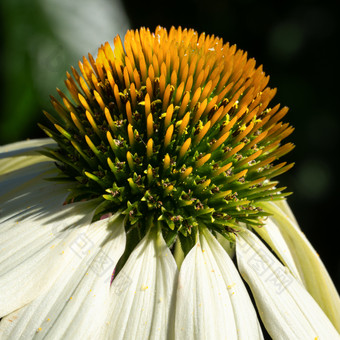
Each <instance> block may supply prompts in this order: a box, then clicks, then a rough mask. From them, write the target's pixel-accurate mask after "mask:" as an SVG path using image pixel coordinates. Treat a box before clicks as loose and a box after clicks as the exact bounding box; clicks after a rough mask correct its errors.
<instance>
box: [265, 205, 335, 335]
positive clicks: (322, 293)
mask: <svg viewBox="0 0 340 340" xmlns="http://www.w3.org/2000/svg"><path fill="white" fill-rule="evenodd" d="M262 207H263V208H264V209H265V210H266V211H268V212H270V213H272V214H273V216H272V217H271V219H272V221H273V222H274V223H275V224H276V226H277V228H278V229H279V231H280V233H281V235H282V237H283V238H284V240H285V242H286V244H287V246H288V248H289V250H290V252H291V254H292V257H293V259H294V263H295V265H296V268H297V270H298V272H299V275H300V277H301V279H302V281H303V283H304V285H305V287H306V288H307V290H308V292H309V293H310V294H311V295H312V296H313V298H314V299H315V300H316V302H317V303H318V304H319V305H320V307H321V308H322V309H323V311H324V312H325V313H326V315H327V316H328V318H329V319H330V320H331V321H332V323H333V324H334V326H335V327H336V328H337V330H338V332H340V298H339V295H338V292H337V290H336V288H335V286H334V283H333V282H332V279H331V278H330V276H329V274H328V272H327V270H326V268H325V266H324V264H323V263H322V261H321V259H320V257H319V255H318V254H317V252H316V251H315V250H314V248H313V247H312V245H311V244H310V242H309V241H308V239H307V238H306V236H305V235H304V233H303V232H302V231H301V230H300V228H299V226H298V225H297V223H296V222H295V220H294V219H292V218H291V216H290V214H289V211H288V212H287V208H285V209H283V208H282V207H281V206H279V205H277V204H275V203H273V202H266V203H263V204H262ZM273 249H274V251H275V252H276V253H277V254H278V256H281V255H280V251H279V249H277V248H276V247H274V248H273ZM287 265H289V264H288V263H287Z"/></svg>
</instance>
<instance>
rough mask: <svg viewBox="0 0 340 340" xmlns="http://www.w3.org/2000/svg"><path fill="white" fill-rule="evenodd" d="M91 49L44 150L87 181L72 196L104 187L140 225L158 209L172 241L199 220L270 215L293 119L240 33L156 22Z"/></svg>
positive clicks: (230, 224) (213, 224) (229, 224)
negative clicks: (288, 120) (239, 44)
mask: <svg viewBox="0 0 340 340" xmlns="http://www.w3.org/2000/svg"><path fill="white" fill-rule="evenodd" d="M89 60H90V61H88V60H87V59H86V58H84V59H83V62H82V63H81V62H80V63H79V68H80V71H81V75H79V74H78V72H77V71H76V70H75V69H74V68H72V72H73V77H71V75H70V74H67V80H66V85H67V88H68V90H69V97H70V98H71V99H73V102H72V101H71V99H69V98H68V97H67V96H65V95H64V94H63V93H62V92H60V91H59V94H60V96H61V99H62V101H63V104H64V105H62V104H61V103H59V102H58V101H57V100H56V99H54V98H52V104H53V106H54V107H55V109H56V114H53V115H50V114H48V113H46V116H47V117H48V118H49V120H50V121H51V122H52V123H53V124H54V127H55V129H54V130H49V129H47V128H46V127H42V128H43V129H44V130H45V132H46V133H47V135H48V136H49V137H52V138H53V139H54V140H55V141H56V142H57V143H58V149H57V150H53V151H49V152H48V153H47V155H48V156H50V157H52V158H54V159H55V160H56V161H57V164H58V166H59V168H60V170H61V171H62V173H63V175H64V176H67V177H69V178H71V179H72V180H74V181H77V182H79V185H78V186H77V187H75V188H74V189H73V190H72V193H71V195H70V197H69V200H71V199H72V201H79V200H80V199H83V198H84V197H85V198H86V199H88V198H89V197H101V198H102V200H106V204H105V210H107V212H116V211H118V210H121V211H123V213H124V214H126V215H127V217H128V220H129V225H131V226H135V225H137V228H141V229H143V228H144V229H145V226H146V225H148V224H150V223H151V222H155V221H160V223H161V227H162V232H163V234H164V236H165V237H166V238H167V241H168V242H170V244H171V243H172V242H173V239H174V236H175V235H180V237H181V238H183V237H188V236H189V235H192V234H195V232H192V230H193V228H194V229H195V230H196V229H197V227H198V225H200V224H202V223H204V224H207V225H209V229H210V230H213V231H216V232H219V233H221V234H222V235H224V236H225V237H228V238H230V234H231V233H232V231H233V230H234V228H237V227H238V225H239V223H240V222H244V223H249V224H255V225H256V224H260V223H261V222H260V220H259V218H260V217H263V216H266V213H265V212H263V211H262V209H260V208H259V206H258V202H262V201H266V200H269V199H270V200H276V199H281V198H282V197H284V196H285V194H283V193H282V190H283V189H284V188H277V187H276V185H277V182H274V181H272V179H273V178H274V177H276V176H278V175H279V174H281V173H283V172H285V171H287V170H288V169H289V168H291V166H292V164H290V165H286V163H285V162H283V163H278V164H276V160H277V159H278V158H280V157H281V156H282V155H284V154H285V153H287V152H289V151H290V150H291V149H292V148H293V145H292V144H291V143H288V144H284V145H280V143H281V141H282V140H283V139H284V138H285V137H287V136H288V135H289V134H290V133H291V132H292V131H293V129H292V128H291V127H290V126H289V125H288V124H283V123H282V122H281V119H282V118H283V116H284V115H285V114H286V113H287V108H286V107H284V108H281V109H280V105H276V106H275V107H274V108H271V107H270V101H271V99H272V98H273V97H274V95H275V93H276V89H271V88H269V87H267V83H268V80H269V77H267V76H266V75H265V73H264V72H263V71H262V66H260V67H257V68H256V66H255V60H254V59H248V58H247V54H246V53H244V52H243V51H241V50H237V49H236V46H235V45H233V46H229V44H223V41H222V39H220V38H218V37H215V36H206V35H205V34H201V35H200V36H199V35H198V34H197V33H196V32H195V31H194V30H182V29H181V28H179V29H174V28H173V29H171V30H170V32H169V34H168V33H167V31H166V30H165V29H163V28H161V27H158V28H157V29H156V31H155V33H151V32H150V31H149V30H145V29H141V30H140V31H130V32H128V33H127V34H126V37H125V41H124V46H123V44H122V42H121V40H120V38H119V36H118V37H116V38H115V40H114V49H113V50H112V49H111V47H110V45H109V44H108V43H106V44H105V45H104V46H102V47H101V48H100V49H99V51H98V57H97V59H96V61H94V59H93V57H92V56H91V55H89ZM143 233H145V230H144V231H143ZM191 241H192V242H190V247H192V246H193V244H194V243H195V238H194V237H193V238H192V239H191Z"/></svg>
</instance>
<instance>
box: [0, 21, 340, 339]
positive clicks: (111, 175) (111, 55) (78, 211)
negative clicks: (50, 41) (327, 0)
mask: <svg viewBox="0 0 340 340" xmlns="http://www.w3.org/2000/svg"><path fill="white" fill-rule="evenodd" d="M79 69H80V73H79V72H77V71H76V70H75V69H74V68H72V75H73V76H71V75H70V74H69V73H67V79H66V82H65V83H66V86H67V88H68V92H69V93H68V94H64V93H62V92H61V91H59V90H58V92H59V95H60V97H61V100H59V101H58V100H57V99H55V98H54V97H52V104H53V106H54V108H55V111H54V112H51V113H48V112H45V115H46V117H47V118H48V119H49V121H50V122H51V123H52V124H53V126H52V127H51V126H49V127H46V126H43V125H41V128H42V129H43V130H44V131H45V132H46V134H47V135H48V136H49V137H51V138H52V139H53V140H54V141H53V140H52V139H48V140H42V141H29V142H24V143H19V144H14V145H10V146H4V147H2V149H0V152H1V157H2V159H0V166H2V168H0V175H1V177H0V181H1V183H2V185H3V188H4V189H2V190H1V192H0V202H2V204H3V208H2V216H0V217H1V218H0V228H1V229H0V232H1V233H2V236H3V239H1V243H0V245H1V246H2V247H3V251H2V252H1V253H0V264H1V267H0V284H1V287H4V288H3V289H1V290H0V298H1V299H0V317H1V316H4V320H3V321H2V322H1V323H0V332H2V333H3V334H4V338H6V339H7V338H13V339H14V338H20V337H23V338H39V337H50V338H53V339H59V338H65V337H68V338H79V339H80V338H84V337H87V338H98V339H108V338H114V339H225V338H227V339H261V338H263V335H262V331H261V326H260V324H259V322H258V317H257V314H256V310H255V306H254V305H253V303H252V302H251V299H250V297H249V294H248V292H247V290H246V288H245V284H244V282H243V280H242V278H243V279H244V280H245V281H246V282H247V284H248V285H249V287H250V289H251V293H252V295H253V297H254V300H255V304H256V308H257V310H258V312H259V315H260V317H261V319H262V321H263V324H264V326H265V328H266V329H267V331H268V332H269V334H270V335H271V336H272V337H273V338H274V339H279V338H280V339H281V338H282V339H302V338H311V339H316V338H320V339H321V338H325V339H330V338H332V339H333V338H334V339H336V338H339V334H338V333H337V331H336V329H335V328H336V327H337V329H338V330H339V328H340V325H339V318H340V315H339V314H340V312H339V306H340V302H339V296H338V294H337V292H336V290H335V288H334V285H333V283H332V281H331V279H330V278H329V276H328V274H327V271H326V270H325V268H324V266H323V264H322V262H321V261H320V259H319V258H318V256H317V254H316V253H315V251H314V249H313V248H312V247H311V245H310V244H309V243H308V241H307V240H306V238H305V236H304V235H303V233H302V232H301V231H300V229H299V227H298V225H297V223H296V220H295V218H294V216H293V214H292V212H291V211H290V209H289V207H288V205H287V203H286V202H285V200H283V199H284V197H285V196H287V195H288V194H287V193H284V192H283V191H284V189H285V188H282V187H279V186H278V182H277V181H274V180H273V178H275V177H276V176H278V175H280V174H281V173H283V172H285V171H287V170H289V169H290V168H291V167H292V164H288V165H287V164H286V163H285V162H278V161H277V160H278V159H279V158H280V157H281V156H283V155H284V154H286V153H287V152H289V151H290V150H291V149H292V148H293V147H294V146H293V144H291V143H287V144H283V143H282V140H283V139H284V138H285V137H287V136H288V135H289V134H290V133H291V132H292V131H293V129H292V127H290V126H289V124H287V123H282V121H281V120H282V118H283V117H284V116H285V114H286V113H287V108H285V107H283V108H280V105H276V106H274V107H271V106H270V101H271V100H272V98H273V97H274V95H275V93H276V90H275V89H270V88H269V87H267V84H268V80H269V77H268V76H265V74H264V72H263V70H262V66H260V67H256V63H255V60H254V59H248V57H247V54H246V53H244V52H243V51H241V50H237V49H236V46H235V45H234V46H230V45H229V44H223V41H222V39H220V38H218V37H215V36H209V35H205V34H201V35H198V34H197V33H196V32H195V31H194V30H182V29H181V28H178V29H175V28H172V29H171V30H170V31H169V32H167V31H166V30H165V29H163V28H161V27H158V28H157V29H156V31H155V32H154V33H151V32H150V31H149V30H146V29H144V28H142V29H140V30H139V31H138V30H136V31H128V32H127V34H126V36H125V40H124V44H123V43H122V41H121V39H120V38H119V37H116V38H115V39H114V47H113V48H111V47H110V45H109V44H108V43H105V44H104V45H102V46H101V47H100V48H99V50H98V55H97V57H96V59H94V58H93V57H92V56H91V55H90V54H89V57H88V59H86V58H83V61H82V62H79ZM36 151H38V152H39V153H37V152H36ZM51 192H53V195H51ZM274 254H275V255H274ZM233 256H236V258H237V266H235V264H234V263H233V261H232V259H231V258H232V257H233ZM311 267H312V268H313V270H311ZM240 274H241V276H242V278H241V276H240ZM4 300H6V303H3V302H2V301H4ZM0 334H1V333H0Z"/></svg>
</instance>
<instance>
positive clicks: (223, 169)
mask: <svg viewBox="0 0 340 340" xmlns="http://www.w3.org/2000/svg"><path fill="white" fill-rule="evenodd" d="M232 165H233V162H230V163H228V164H226V165H224V166H222V167H220V168H219V169H217V170H215V171H214V177H215V176H218V175H219V174H221V173H222V172H226V171H227V170H228V169H230V167H231V166H232Z"/></svg>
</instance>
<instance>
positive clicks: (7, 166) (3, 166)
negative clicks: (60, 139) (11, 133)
mask: <svg viewBox="0 0 340 340" xmlns="http://www.w3.org/2000/svg"><path fill="white" fill-rule="evenodd" d="M54 145H56V143H55V142H54V141H53V140H52V139H50V138H45V139H33V140H27V141H23V142H18V143H12V144H7V145H4V146H0V175H3V174H5V173H8V172H11V171H15V170H18V169H21V168H24V167H27V166H30V165H32V164H36V163H39V162H43V161H47V160H48V158H47V157H46V156H43V155H41V154H39V153H38V152H37V150H41V149H43V148H44V147H52V146H54Z"/></svg>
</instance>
